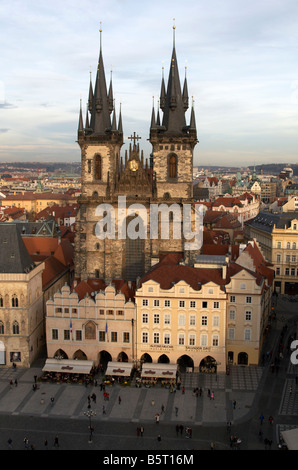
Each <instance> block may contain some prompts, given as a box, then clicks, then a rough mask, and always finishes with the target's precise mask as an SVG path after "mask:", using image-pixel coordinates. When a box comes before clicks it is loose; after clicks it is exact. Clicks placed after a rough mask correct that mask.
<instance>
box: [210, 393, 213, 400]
mask: <svg viewBox="0 0 298 470" xmlns="http://www.w3.org/2000/svg"><path fill="white" fill-rule="evenodd" d="M210 400H214V392H211V395H210Z"/></svg>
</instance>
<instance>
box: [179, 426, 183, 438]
mask: <svg viewBox="0 0 298 470" xmlns="http://www.w3.org/2000/svg"><path fill="white" fill-rule="evenodd" d="M180 434H181V436H182V434H183V425H182V424H180Z"/></svg>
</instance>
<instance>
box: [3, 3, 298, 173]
mask: <svg viewBox="0 0 298 470" xmlns="http://www.w3.org/2000/svg"><path fill="white" fill-rule="evenodd" d="M173 26H175V47H176V53H177V61H178V66H179V73H180V80H181V82H182V83H183V80H184V76H185V73H186V75H187V81H188V92H189V96H190V102H191V101H192V100H193V103H194V104H193V105H194V109H195V116H196V124H197V132H198V140H199V143H198V144H197V145H196V147H195V150H194V165H195V166H199V167H200V165H202V166H203V165H219V166H238V167H241V166H247V165H258V164H260V163H263V164H266V163H283V162H284V163H285V164H288V163H298V157H297V156H298V2H297V0H250V1H249V2H248V1H247V0H195V1H190V0H184V1H183V2H181V0H178V1H177V0H150V1H147V0H96V1H95V0H81V1H78V0H64V1H62V2H61V0H59V1H57V0H52V1H50V2H49V1H48V0H46V1H45V0H0V44H1V63H0V161H1V162H3V161H8V162H9V161H23V162H27V161H40V162H59V161H65V162H70V161H80V148H79V146H78V144H77V142H76V140H77V128H78V118H79V109H80V103H82V108H83V116H84V118H85V114H86V103H87V100H88V91H89V81H90V73H91V79H92V82H93V84H94V80H95V73H96V67H97V62H98V56H99V45H100V33H99V30H100V28H101V29H102V34H101V38H102V51H103V60H104V67H105V73H106V80H107V83H109V81H110V77H111V76H112V82H113V92H114V98H115V109H116V114H117V118H118V116H119V109H120V106H121V112H122V122H123V131H124V145H123V147H122V151H121V153H122V154H123V155H124V151H125V149H126V148H128V145H129V142H130V141H129V140H128V137H129V136H131V135H132V134H133V133H134V132H136V134H138V135H139V136H140V137H141V140H140V141H139V144H140V148H141V149H143V150H144V155H145V157H148V158H149V155H150V152H151V145H150V143H149V142H148V138H149V131H150V122H151V112H152V104H153V103H154V106H155V109H157V107H158V99H159V95H160V86H161V77H162V70H163V68H164V76H165V79H166V80H167V77H168V72H169V66H170V61H171V54H172V48H173ZM161 116H162V113H161ZM189 119H190V110H189V111H187V113H186V120H187V123H189Z"/></svg>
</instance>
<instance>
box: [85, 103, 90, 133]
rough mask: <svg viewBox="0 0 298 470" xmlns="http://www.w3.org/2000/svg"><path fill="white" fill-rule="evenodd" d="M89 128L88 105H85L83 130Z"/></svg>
mask: <svg viewBox="0 0 298 470" xmlns="http://www.w3.org/2000/svg"><path fill="white" fill-rule="evenodd" d="M89 128H90V125H89V111H88V103H87V106H86V122H85V129H86V130H89Z"/></svg>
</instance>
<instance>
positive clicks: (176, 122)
mask: <svg viewBox="0 0 298 470" xmlns="http://www.w3.org/2000/svg"><path fill="white" fill-rule="evenodd" d="M173 30H174V32H173V51H172V58H171V65H170V71H169V78H168V86H167V93H166V97H165V100H164V101H165V102H164V105H163V104H162V103H161V105H160V106H161V109H162V110H163V113H164V114H163V122H162V126H163V127H164V128H165V132H169V133H182V132H183V131H184V129H185V126H186V122H185V108H184V103H183V99H182V94H181V84H180V78H179V69H178V63H177V57H176V50H175V30H176V27H175V26H174V27H173ZM162 87H163V84H162ZM161 101H162V95H161Z"/></svg>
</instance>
